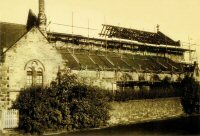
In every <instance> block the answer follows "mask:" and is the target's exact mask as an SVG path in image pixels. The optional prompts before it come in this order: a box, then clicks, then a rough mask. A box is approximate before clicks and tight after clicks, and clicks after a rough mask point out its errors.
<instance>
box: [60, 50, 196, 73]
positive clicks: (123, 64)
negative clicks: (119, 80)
mask: <svg viewBox="0 0 200 136" xmlns="http://www.w3.org/2000/svg"><path fill="white" fill-rule="evenodd" d="M58 51H59V52H60V53H61V55H62V58H63V59H64V60H65V61H66V65H67V66H68V67H69V68H71V69H72V70H80V69H85V70H86V69H87V70H108V71H110V70H112V71H113V70H121V71H146V72H155V73H157V72H159V73H161V72H166V73H170V72H173V73H182V72H189V71H190V72H191V71H192V69H191V65H187V64H184V63H178V62H175V61H172V60H171V59H168V58H165V57H160V56H144V55H134V54H130V53H116V52H105V51H99V50H86V49H72V48H66V49H58ZM189 67H190V68H189Z"/></svg>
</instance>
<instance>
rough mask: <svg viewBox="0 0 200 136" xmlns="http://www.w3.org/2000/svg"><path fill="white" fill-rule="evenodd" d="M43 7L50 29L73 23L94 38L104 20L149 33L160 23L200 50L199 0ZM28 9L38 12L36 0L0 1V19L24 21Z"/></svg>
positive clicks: (64, 2) (63, 2) (70, 1)
mask: <svg viewBox="0 0 200 136" xmlns="http://www.w3.org/2000/svg"><path fill="white" fill-rule="evenodd" d="M45 8H46V9H45V12H46V16H47V19H48V22H51V23H50V25H49V26H48V30H50V31H57V32H64V33H72V28H71V27H66V26H61V25H56V24H65V25H72V22H73V25H74V26H79V27H85V28H88V26H89V27H90V28H94V29H95V30H89V31H88V29H80V28H73V33H74V34H81V35H88V34H89V36H90V37H96V36H97V35H98V33H100V31H101V28H102V25H101V24H104V23H105V24H110V25H116V26H121V27H127V28H133V29H139V30H145V31H150V32H155V31H156V25H157V24H159V26H160V31H161V32H163V33H165V34H166V35H167V36H169V37H171V38H172V39H174V40H181V42H182V43H183V44H184V45H186V44H187V43H188V42H189V41H190V43H192V44H196V45H193V46H192V47H193V48H196V49H197V52H200V0H45ZM29 9H32V10H33V12H34V13H35V14H36V15H37V14H38V0H0V21H1V22H12V23H19V24H26V21H27V16H28V11H29ZM72 14H73V15H72ZM72 18H73V19H72ZM72 20H73V21H72ZM198 46H199V47H198ZM197 54H198V53H197ZM199 58H200V55H199Z"/></svg>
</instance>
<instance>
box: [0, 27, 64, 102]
mask: <svg viewBox="0 0 200 136" xmlns="http://www.w3.org/2000/svg"><path fill="white" fill-rule="evenodd" d="M3 65H4V66H5V67H7V68H8V69H9V73H8V76H3V78H7V77H9V80H8V86H7V89H8V91H9V92H8V93H9V95H10V100H11V101H12V100H15V98H16V95H18V93H19V91H20V90H22V89H23V88H24V87H27V86H28V84H27V71H28V69H30V68H32V67H34V68H35V67H38V68H41V69H42V76H43V78H42V84H43V86H47V85H49V84H50V83H51V81H52V80H54V79H55V78H56V76H57V72H58V68H59V66H60V67H61V68H62V66H63V60H62V57H61V55H60V53H59V52H57V50H56V49H55V48H54V47H53V46H51V44H50V43H49V42H48V41H47V39H46V38H45V36H44V35H42V33H41V32H40V31H39V30H38V29H37V28H36V27H34V28H32V29H31V30H30V31H29V32H28V33H27V34H25V35H24V36H23V37H22V38H21V39H20V40H19V41H18V42H16V43H15V44H14V45H13V46H12V47H11V48H10V49H9V50H8V51H7V52H6V54H5V62H4V64H3ZM35 65H36V66H35ZM1 93H2V91H1ZM0 98H1V97H0ZM1 99H3V98H1Z"/></svg>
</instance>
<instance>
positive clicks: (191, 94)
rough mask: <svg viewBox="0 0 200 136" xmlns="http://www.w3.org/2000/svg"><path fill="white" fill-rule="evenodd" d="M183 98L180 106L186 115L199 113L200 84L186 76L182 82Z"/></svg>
mask: <svg viewBox="0 0 200 136" xmlns="http://www.w3.org/2000/svg"><path fill="white" fill-rule="evenodd" d="M182 86H183V91H184V96H183V98H182V104H183V107H184V110H185V112H186V113H189V114H191V113H200V83H199V82H197V81H195V79H194V78H192V77H189V76H186V77H185V78H184V80H183V81H182Z"/></svg>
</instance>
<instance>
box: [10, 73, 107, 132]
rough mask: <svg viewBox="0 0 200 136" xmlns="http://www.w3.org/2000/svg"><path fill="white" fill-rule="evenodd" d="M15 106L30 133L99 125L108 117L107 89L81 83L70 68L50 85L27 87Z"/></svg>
mask: <svg viewBox="0 0 200 136" xmlns="http://www.w3.org/2000/svg"><path fill="white" fill-rule="evenodd" d="M12 108H15V109H19V113H20V123H19V128H20V129H22V130H25V132H27V133H40V134H41V133H43V132H44V131H46V130H48V129H53V130H58V129H67V130H72V129H82V128H91V127H99V126H102V125H105V124H106V121H107V120H108V119H109V115H108V110H109V106H108V99H107V96H106V94H105V91H103V90H101V89H99V88H97V87H93V86H88V85H84V84H82V83H79V82H78V78H77V77H76V76H75V75H73V74H71V73H69V72H68V71H67V72H65V73H64V74H61V73H59V74H58V78H57V80H56V81H54V82H52V83H51V86H50V87H45V88H41V87H31V88H26V89H24V90H23V91H22V92H21V93H20V94H19V96H18V98H17V99H16V101H15V102H14V103H13V106H12Z"/></svg>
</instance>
